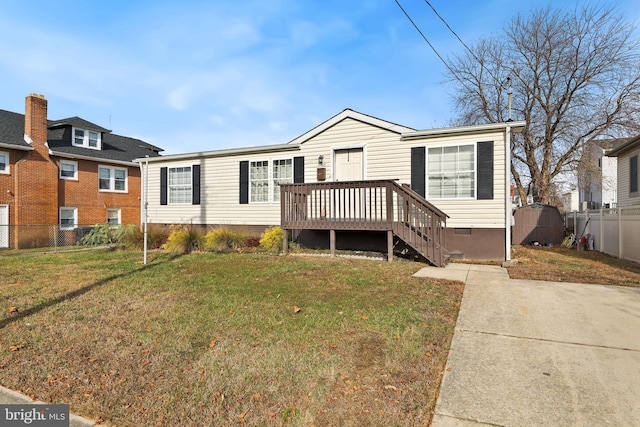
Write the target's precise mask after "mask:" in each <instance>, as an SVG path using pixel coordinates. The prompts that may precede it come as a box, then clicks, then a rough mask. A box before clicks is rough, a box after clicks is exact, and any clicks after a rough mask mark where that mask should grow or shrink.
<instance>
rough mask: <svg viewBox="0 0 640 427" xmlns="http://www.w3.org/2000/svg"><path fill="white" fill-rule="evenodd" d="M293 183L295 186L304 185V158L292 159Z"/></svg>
mask: <svg viewBox="0 0 640 427" xmlns="http://www.w3.org/2000/svg"><path fill="white" fill-rule="evenodd" d="M293 182H294V183H295V184H302V183H304V157H294V158H293Z"/></svg>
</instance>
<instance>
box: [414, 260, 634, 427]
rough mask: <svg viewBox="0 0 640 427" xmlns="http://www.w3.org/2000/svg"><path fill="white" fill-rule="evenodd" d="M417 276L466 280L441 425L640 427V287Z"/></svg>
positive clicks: (481, 270) (497, 272)
mask: <svg viewBox="0 0 640 427" xmlns="http://www.w3.org/2000/svg"><path fill="white" fill-rule="evenodd" d="M594 274H597V272H594ZM416 275H418V276H429V277H438V278H448V279H453V280H461V281H464V282H465V283H466V287H465V291H464V296H463V299H462V305H461V308H460V314H459V317H458V322H457V324H456V330H455V334H454V337H453V342H452V344H451V351H450V353H449V359H448V361H447V367H446V369H445V373H444V378H443V380H442V387H441V390H440V396H439V398H438V401H437V404H436V409H435V415H434V418H433V423H432V426H433V427H452V426H460V427H471V426H476V427H477V426H482V425H487V426H640V288H625V287H617V286H601V285H586V284H575V283H559V282H541V281H533V280H511V279H510V278H509V276H508V274H507V271H506V270H505V269H503V268H501V267H495V266H479V265H467V264H450V265H448V266H447V267H445V268H435V267H427V268H424V269H422V270H421V271H419V272H418V273H417V274H416Z"/></svg>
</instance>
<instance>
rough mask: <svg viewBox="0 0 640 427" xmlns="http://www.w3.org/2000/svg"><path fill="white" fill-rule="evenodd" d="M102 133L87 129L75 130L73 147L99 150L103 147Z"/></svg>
mask: <svg viewBox="0 0 640 427" xmlns="http://www.w3.org/2000/svg"><path fill="white" fill-rule="evenodd" d="M101 139H102V138H101V136H100V132H94V131H91V130H86V129H76V128H74V129H73V145H77V146H79V147H86V148H91V149H94V150H99V149H100V146H101V142H102V141H101Z"/></svg>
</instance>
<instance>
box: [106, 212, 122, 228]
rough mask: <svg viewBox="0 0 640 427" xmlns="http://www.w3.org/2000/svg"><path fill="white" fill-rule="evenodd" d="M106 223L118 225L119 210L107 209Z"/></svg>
mask: <svg viewBox="0 0 640 427" xmlns="http://www.w3.org/2000/svg"><path fill="white" fill-rule="evenodd" d="M107 223H108V224H111V225H119V224H120V209H107Z"/></svg>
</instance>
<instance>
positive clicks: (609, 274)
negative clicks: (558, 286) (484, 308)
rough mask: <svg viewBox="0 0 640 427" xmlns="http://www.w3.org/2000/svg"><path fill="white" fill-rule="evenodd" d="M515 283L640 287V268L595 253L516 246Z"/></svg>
mask: <svg viewBox="0 0 640 427" xmlns="http://www.w3.org/2000/svg"><path fill="white" fill-rule="evenodd" d="M512 257H513V259H514V260H515V261H516V263H515V264H514V265H513V266H511V267H509V269H508V271H509V276H510V277H511V278H512V279H532V280H550V281H559V282H573V283H594V284H601V285H617V286H640V264H636V263H633V262H629V261H624V260H621V259H618V258H614V257H611V256H609V255H606V254H603V253H600V252H595V251H580V252H578V251H576V250H575V249H568V248H563V247H559V246H554V247H544V246H513V248H512Z"/></svg>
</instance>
